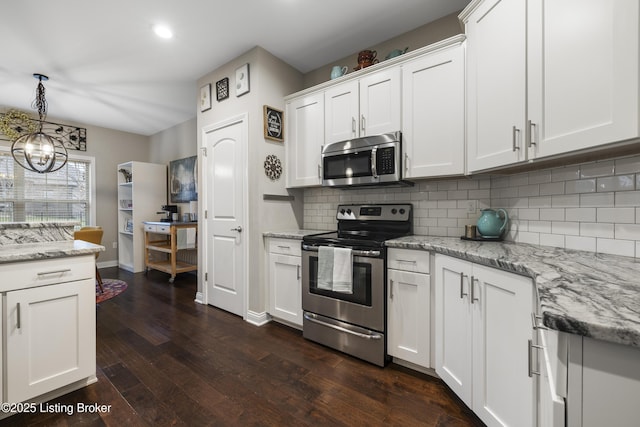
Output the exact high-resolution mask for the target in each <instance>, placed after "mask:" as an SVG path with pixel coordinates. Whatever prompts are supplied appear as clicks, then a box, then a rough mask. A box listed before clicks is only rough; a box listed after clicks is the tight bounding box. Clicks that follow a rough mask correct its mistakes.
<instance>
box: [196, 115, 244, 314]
mask: <svg viewBox="0 0 640 427" xmlns="http://www.w3.org/2000/svg"><path fill="white" fill-rule="evenodd" d="M204 142H205V147H206V150H207V157H206V177H207V178H206V179H207V190H206V199H207V201H206V206H207V219H206V223H207V231H206V232H207V236H206V245H207V247H206V259H207V261H206V264H207V295H206V299H207V304H211V305H213V306H215V307H218V308H221V309H223V310H226V311H229V312H231V313H234V314H237V315H239V316H242V317H244V313H245V294H246V274H245V260H246V245H247V243H246V241H247V238H246V233H247V231H248V230H247V229H246V228H247V227H246V223H245V212H244V209H245V191H246V190H245V174H246V160H245V158H246V155H245V153H246V146H247V121H246V117H245V116H242V117H240V118H238V119H233V120H229V121H227V122H224V123H221V124H217V125H213V126H211V127H210V128H205V130H204Z"/></svg>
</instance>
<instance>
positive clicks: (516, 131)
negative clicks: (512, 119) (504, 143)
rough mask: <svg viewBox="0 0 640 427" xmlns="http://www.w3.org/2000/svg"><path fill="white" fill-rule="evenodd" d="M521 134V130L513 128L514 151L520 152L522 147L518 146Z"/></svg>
mask: <svg viewBox="0 0 640 427" xmlns="http://www.w3.org/2000/svg"><path fill="white" fill-rule="evenodd" d="M519 134H520V129H518V128H517V127H515V126H514V127H513V135H512V137H513V151H516V150H519V149H520V146H519V145H518V135H519Z"/></svg>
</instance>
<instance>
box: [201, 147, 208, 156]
mask: <svg viewBox="0 0 640 427" xmlns="http://www.w3.org/2000/svg"><path fill="white" fill-rule="evenodd" d="M200 151H202V155H203V156H205V157H207V147H200Z"/></svg>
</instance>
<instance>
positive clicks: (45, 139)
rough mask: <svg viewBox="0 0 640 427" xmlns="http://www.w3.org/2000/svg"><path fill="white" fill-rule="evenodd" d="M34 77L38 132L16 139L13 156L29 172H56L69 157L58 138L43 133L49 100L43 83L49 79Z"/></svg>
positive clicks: (37, 75)
mask: <svg viewBox="0 0 640 427" xmlns="http://www.w3.org/2000/svg"><path fill="white" fill-rule="evenodd" d="M33 77H35V78H36V79H38V88H37V92H36V99H35V100H34V101H33V103H32V104H31V107H32V108H34V109H36V110H38V117H39V123H38V130H37V132H33V133H29V134H27V135H22V136H21V137H19V138H18V139H16V140H15V141H14V142H13V144H11V155H12V156H13V158H14V159H15V161H16V162H17V163H18V164H19V165H20V166H22V167H23V168H25V169H27V170H30V171H33V172H38V173H48V172H55V171H57V170H59V169H61V168H62V167H63V166H64V165H65V164H67V158H68V157H69V155H68V154H67V149H66V148H65V147H64V144H63V143H62V141H61V140H60V139H59V138H58V137H56V136H51V135H47V134H45V133H44V132H43V131H42V125H43V122H44V119H45V118H46V117H47V100H46V98H45V96H44V85H43V84H42V82H43V81H45V82H46V81H47V80H49V77H47V76H45V75H44V74H38V73H36V74H34V75H33Z"/></svg>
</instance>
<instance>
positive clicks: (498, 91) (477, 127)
mask: <svg viewBox="0 0 640 427" xmlns="http://www.w3.org/2000/svg"><path fill="white" fill-rule="evenodd" d="M465 25H466V34H467V83H468V95H467V126H468V134H467V156H468V158H467V164H468V170H469V172H474V171H478V170H483V169H489V168H493V167H496V166H501V165H507V164H511V163H516V162H518V161H521V160H525V152H524V151H525V150H524V147H523V141H524V140H523V131H524V126H525V117H526V112H525V105H526V93H525V92H526V88H525V85H526V80H525V76H526V56H525V55H526V28H527V23H526V3H525V2H524V1H520V0H511V1H503V0H488V1H485V2H482V3H481V4H480V5H479V6H478V7H477V9H475V10H474V11H473V13H472V14H471V15H470V16H468V17H467V18H466V20H465Z"/></svg>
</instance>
